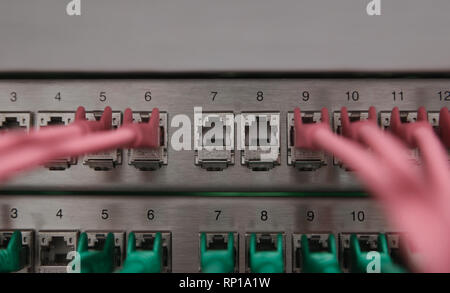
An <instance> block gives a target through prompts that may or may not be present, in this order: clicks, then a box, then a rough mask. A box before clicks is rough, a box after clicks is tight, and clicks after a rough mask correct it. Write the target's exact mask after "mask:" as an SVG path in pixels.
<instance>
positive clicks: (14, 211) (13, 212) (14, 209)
mask: <svg viewBox="0 0 450 293" xmlns="http://www.w3.org/2000/svg"><path fill="white" fill-rule="evenodd" d="M10 212H11V213H10V215H9V216H10V217H11V219H17V217H18V216H19V212H18V210H17V209H16V208H12V209H11V211H10Z"/></svg>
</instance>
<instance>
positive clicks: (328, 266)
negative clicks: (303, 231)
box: [301, 234, 341, 273]
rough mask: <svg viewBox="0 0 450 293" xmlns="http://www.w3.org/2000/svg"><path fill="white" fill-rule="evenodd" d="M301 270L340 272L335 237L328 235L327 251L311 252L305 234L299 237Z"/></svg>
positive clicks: (307, 271) (304, 271)
mask: <svg viewBox="0 0 450 293" xmlns="http://www.w3.org/2000/svg"><path fill="white" fill-rule="evenodd" d="M301 245H302V247H301V252H302V272H303V273H340V272H341V269H340V268H339V261H338V258H337V250H336V239H335V237H334V235H333V234H330V235H329V236H328V251H321V252H311V251H310V248H309V241H308V237H307V236H306V235H302V238H301Z"/></svg>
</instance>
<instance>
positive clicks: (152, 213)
mask: <svg viewBox="0 0 450 293" xmlns="http://www.w3.org/2000/svg"><path fill="white" fill-rule="evenodd" d="M147 219H149V220H150V221H153V220H154V219H155V211H154V210H148V211H147Z"/></svg>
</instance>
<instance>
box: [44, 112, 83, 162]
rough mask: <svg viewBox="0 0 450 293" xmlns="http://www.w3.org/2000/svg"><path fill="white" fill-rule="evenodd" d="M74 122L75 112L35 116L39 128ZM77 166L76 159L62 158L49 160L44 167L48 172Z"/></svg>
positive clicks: (46, 113) (45, 113) (47, 113)
mask: <svg viewBox="0 0 450 293" xmlns="http://www.w3.org/2000/svg"><path fill="white" fill-rule="evenodd" d="M74 121H75V112H48V111H41V112H38V114H37V122H38V126H39V128H44V127H47V126H55V125H69V124H70V123H72V122H74ZM76 164H77V158H76V157H64V158H58V159H54V160H51V161H49V162H47V163H46V164H45V165H44V166H45V167H46V168H48V169H50V170H59V171H62V170H65V169H67V168H69V167H70V166H72V165H76Z"/></svg>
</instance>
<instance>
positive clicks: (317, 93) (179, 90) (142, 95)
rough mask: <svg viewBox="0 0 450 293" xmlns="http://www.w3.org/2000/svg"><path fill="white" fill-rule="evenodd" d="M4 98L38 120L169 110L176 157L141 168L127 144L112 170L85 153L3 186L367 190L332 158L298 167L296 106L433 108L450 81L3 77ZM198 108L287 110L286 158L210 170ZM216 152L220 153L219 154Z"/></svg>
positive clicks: (0, 91) (445, 101) (1, 107)
mask: <svg viewBox="0 0 450 293" xmlns="http://www.w3.org/2000/svg"><path fill="white" fill-rule="evenodd" d="M0 97H1V99H0V112H31V113H32V120H35V119H36V117H37V113H38V111H46V113H48V112H49V111H50V112H51V111H53V112H58V111H75V110H76V108H77V107H78V106H80V105H82V106H84V107H85V108H86V111H98V110H102V109H104V107H106V106H110V107H112V110H113V111H119V112H121V113H122V114H123V111H124V110H125V109H126V108H127V107H130V108H132V109H133V110H134V111H148V112H150V111H151V110H152V109H153V108H154V107H158V108H159V110H160V111H161V112H165V113H167V125H168V126H167V129H166V132H167V133H165V136H164V139H166V140H167V144H168V147H167V158H166V157H165V158H164V164H161V167H160V168H156V170H154V171H140V170H138V169H137V168H136V167H135V166H133V165H130V164H128V162H129V154H128V152H127V151H126V150H122V151H121V152H120V153H121V154H122V156H123V160H122V163H121V164H120V163H118V164H117V165H115V168H112V170H109V171H96V170H94V169H92V168H89V167H88V166H86V165H84V164H83V161H85V158H80V159H79V160H78V163H77V164H75V165H72V166H70V168H67V169H66V170H64V171H52V170H48V169H46V168H44V167H41V168H38V169H35V170H34V171H31V172H27V173H25V174H20V175H18V176H16V177H15V178H14V179H13V180H12V181H10V182H8V183H7V184H6V185H4V186H3V187H2V188H3V189H5V190H8V189H20V190H66V191H67V190H84V191H89V190H102V191H108V190H114V191H127V190H133V191H154V192H158V191H167V192H172V191H173V192H184V191H241V192H244V191H296V192H298V191H318V190H321V191H342V190H344V191H347V190H361V187H360V185H359V184H358V182H357V180H356V179H355V176H354V174H353V173H352V172H348V171H346V170H344V169H343V168H341V167H340V166H337V165H334V164H333V159H332V158H331V157H329V156H327V157H326V158H325V163H326V164H324V165H323V166H321V167H320V168H319V169H318V170H316V171H298V170H297V169H296V168H295V167H294V166H292V165H288V147H289V144H288V133H289V131H290V129H289V128H288V127H287V124H286V123H287V121H288V113H289V112H292V111H293V109H294V108H295V107H300V108H301V110H302V111H320V109H321V108H322V107H327V108H328V110H329V112H330V121H333V119H332V118H333V113H334V112H337V111H340V108H341V107H342V106H347V107H348V109H349V111H367V109H368V108H369V107H370V106H375V107H376V108H377V111H378V113H379V114H380V113H381V112H384V111H391V110H392V108H393V107H394V106H398V107H399V108H400V110H401V111H412V112H414V111H416V110H417V109H418V107H419V106H425V107H426V109H427V110H428V111H430V113H431V112H433V113H436V112H437V111H439V110H440V108H441V107H443V106H449V105H450V80H448V79H431V78H427V79H414V78H410V79H401V78H394V79H388V78H380V79H375V78H372V79H356V78H355V79H346V78H342V79H301V78H298V79H296V78H291V79H231V78H230V79H133V80H131V79H130V80H126V79H109V80H106V79H92V80H88V79H85V80H82V79H81V80H78V79H70V80H64V79H55V80H47V79H37V80H26V79H24V80H1V81H0ZM195 107H201V108H202V111H203V114H209V113H231V114H234V116H235V117H236V116H238V115H239V114H240V113H246V112H261V113H272V112H276V113H279V115H280V120H279V127H280V129H279V134H280V165H274V167H273V168H269V169H268V170H267V171H253V170H252V169H251V168H249V167H248V166H245V165H242V164H241V162H242V159H241V155H242V154H241V152H240V151H234V152H233V154H234V156H235V157H236V159H235V160H234V164H223V165H224V166H225V168H224V169H223V171H208V170H206V169H205V168H202V167H201V166H198V165H196V164H195V158H196V156H195V150H194V145H195V142H194V139H195V135H194V128H195V127H194V125H195V121H194V108H195ZM180 117H181V118H183V117H184V118H186V119H187V120H188V121H187V123H188V124H190V125H188V124H185V123H184V121H185V120H186V119H184V120H183V119H181V121H182V122H183V125H181V124H180ZM433 117H434V118H436V117H435V116H433ZM437 118H438V117H437ZM37 122H38V121H34V125H38V124H39V123H37ZM434 123H435V124H436V121H434ZM331 124H332V122H331ZM181 127H187V129H188V134H189V133H190V137H189V135H187V136H186V138H185V139H186V141H187V142H188V145H189V142H190V146H191V148H192V149H191V150H180V151H178V150H175V149H174V148H173V139H174V136H175V134H176V132H178V131H179V130H180V129H181ZM330 127H333V125H330ZM189 129H190V132H189ZM230 129H232V133H233V139H230V140H229V141H232V142H233V144H235V141H236V136H237V135H238V133H239V131H240V130H239V127H238V125H234V129H233V128H232V127H227V132H229V131H230ZM176 138H178V136H176ZM189 140H190V141H189ZM234 149H235V150H236V146H234ZM222 157H223V156H222ZM205 158H206V157H205ZM166 159H167V165H166V164H165V163H166ZM208 159H211V154H210V153H208ZM225 163H226V162H225Z"/></svg>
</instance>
